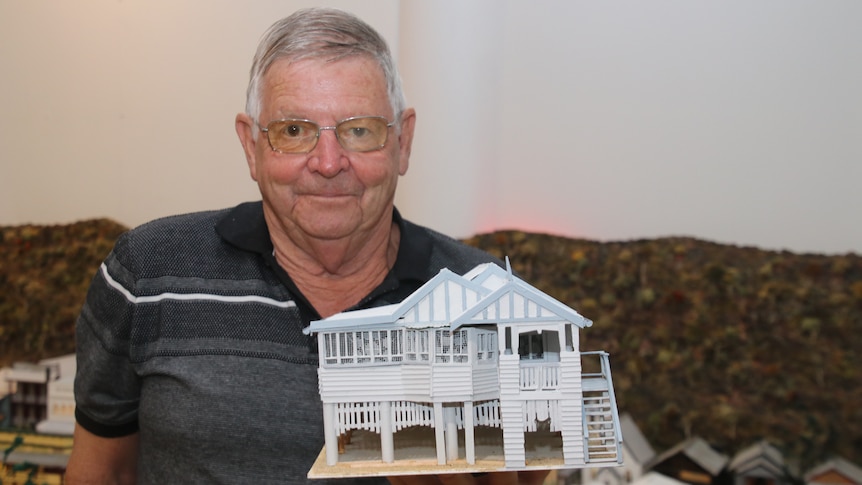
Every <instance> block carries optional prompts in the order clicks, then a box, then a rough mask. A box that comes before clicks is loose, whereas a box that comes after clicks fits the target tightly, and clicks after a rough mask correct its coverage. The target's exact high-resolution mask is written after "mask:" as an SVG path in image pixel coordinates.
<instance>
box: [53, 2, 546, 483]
mask: <svg viewBox="0 0 862 485" xmlns="http://www.w3.org/2000/svg"><path fill="white" fill-rule="evenodd" d="M415 122H416V115H415V113H414V111H413V109H409V108H407V107H406V106H405V101H404V96H403V94H402V91H401V85H400V81H399V78H398V74H397V71H396V69H395V66H394V63H393V61H392V58H391V55H390V53H389V50H388V47H387V46H386V44H385V42H384V41H383V39H382V38H381V37H380V36H379V34H378V33H377V32H375V31H374V30H373V29H372V28H371V27H369V26H368V25H367V24H365V23H364V22H362V21H361V20H359V19H357V18H356V17H354V16H352V15H349V14H346V13H344V12H341V11H337V10H329V9H309V10H303V11H299V12H297V13H295V14H294V15H292V16H290V17H288V18H286V19H283V20H281V21H279V22H277V23H276V24H275V25H273V26H272V27H271V28H270V30H269V31H268V32H267V33H266V34H265V36H264V38H263V39H262V41H261V44H260V47H259V48H258V51H257V53H256V55H255V58H254V63H253V65H252V69H251V80H250V83H249V88H248V100H247V106H246V112H245V113H242V114H240V115H238V116H237V117H236V131H237V134H238V135H239V139H240V142H241V143H242V147H243V150H244V152H245V156H246V160H247V162H248V168H249V171H250V173H251V177H252V178H253V179H254V180H255V181H256V182H257V183H258V186H259V188H260V193H261V196H262V201H261V202H255V203H246V204H241V205H239V206H237V207H234V208H232V209H226V210H219V211H212V212H204V213H196V214H187V215H180V216H175V217H169V218H165V219H161V220H157V221H154V222H151V223H148V224H145V225H143V226H141V227H139V228H136V229H133V230H132V231H130V232H128V233H127V234H125V235H123V236H122V237H121V238H120V240H119V241H118V242H117V244H116V246H115V248H114V250H113V251H112V252H111V254H110V255H109V256H108V258H107V259H106V260H105V262H104V264H103V265H102V267H101V268H100V270H99V271H98V273H97V275H96V276H95V278H94V280H93V283H92V286H91V289H90V292H89V294H88V296H87V300H86V303H85V305H84V307H83V309H82V312H81V316H80V318H79V322H78V326H77V338H78V353H77V355H78V376H77V379H76V384H75V394H76V399H77V410H76V419H77V426H76V430H75V438H74V440H75V446H74V450H73V452H72V456H71V458H70V461H69V466H68V472H67V483H69V484H72V485H74V484H81V483H98V484H102V483H139V484H159V485H163V484H169V483H241V484H250V483H253V484H266V483H306V478H305V475H306V473H307V471H308V469H309V468H310V467H311V464H312V462H313V461H314V458H315V457H316V455H317V454H318V452H319V450H320V448H321V446H322V443H323V432H322V417H321V410H320V404H319V400H318V396H317V367H316V364H317V362H318V358H317V356H316V353H317V349H316V347H315V342H314V340H312V339H309V338H308V337H305V336H304V335H303V334H302V333H301V330H302V328H303V327H305V326H307V325H308V323H309V322H310V321H311V320H316V319H319V318H322V317H326V316H329V315H332V314H334V313H338V312H341V311H344V310H349V309H358V308H367V307H373V306H379V305H385V304H390V303H395V302H398V301H401V300H402V299H403V298H404V297H405V296H407V295H409V294H410V293H412V292H413V291H414V290H416V289H417V288H419V286H421V285H422V284H423V283H424V282H426V281H427V280H428V279H430V278H431V277H433V276H434V275H435V274H437V272H438V271H439V270H440V269H441V268H444V267H448V268H449V269H451V270H453V271H455V272H459V273H463V272H465V271H467V270H469V269H471V268H473V267H474V266H475V265H476V264H479V263H482V262H488V261H495V260H494V259H493V258H492V257H490V256H489V255H487V254H485V253H483V252H480V251H478V250H475V249H473V248H469V247H467V246H464V245H462V244H460V243H458V242H457V241H455V240H452V239H450V238H448V237H446V236H443V235H441V234H439V233H436V232H433V231H431V230H429V229H426V228H423V227H420V226H417V225H415V224H412V223H410V222H408V221H406V220H404V219H402V218H401V216H400V215H399V214H398V212H397V211H396V210H395V209H394V206H393V198H394V195H395V187H396V183H397V180H398V177H399V176H400V175H403V174H404V173H405V172H406V171H407V166H408V160H409V157H410V147H411V142H412V140H413V129H414V125H415ZM495 262H496V261H495ZM522 478H523V477H522ZM532 478H536V477H532ZM539 478H540V477H539ZM391 480H392V482H393V483H423V481H427V483H438V482H437V480H438V478H436V477H413V478H411V479H409V480H408V479H399V478H392V479H391ZM439 480H443V481H449V482H452V481H454V483H472V482H479V483H492V482H495V483H496V481H501V483H502V481H508V482H509V483H517V480H518V476H517V474H491V475H483V476H472V475H452V476H446V477H440V479H439ZM378 481H379V480H378ZM359 482H361V481H359ZM369 482H370V480H369ZM315 483H321V482H319V481H318V482H315Z"/></svg>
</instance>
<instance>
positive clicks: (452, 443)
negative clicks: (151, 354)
mask: <svg viewBox="0 0 862 485" xmlns="http://www.w3.org/2000/svg"><path fill="white" fill-rule="evenodd" d="M444 411H445V416H446V460H448V461H455V460H457V459H458V423H456V422H455V412H456V411H455V408H454V407H449V408H445V409H444Z"/></svg>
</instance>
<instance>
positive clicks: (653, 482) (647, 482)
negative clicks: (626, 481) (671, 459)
mask: <svg viewBox="0 0 862 485" xmlns="http://www.w3.org/2000/svg"><path fill="white" fill-rule="evenodd" d="M632 485H688V484H687V483H686V482H681V481H679V480H677V479H675V478H671V477H669V476H667V475H662V474H661V473H658V472H647V474H646V475H644V476H642V477H640V478H638V479H637V480H635V481H634V482H632Z"/></svg>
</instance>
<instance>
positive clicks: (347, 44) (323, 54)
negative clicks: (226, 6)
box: [245, 8, 407, 126]
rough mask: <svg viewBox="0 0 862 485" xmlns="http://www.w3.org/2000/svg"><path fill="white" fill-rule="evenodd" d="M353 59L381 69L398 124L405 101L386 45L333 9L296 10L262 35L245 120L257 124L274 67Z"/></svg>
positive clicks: (374, 33) (356, 20) (367, 28)
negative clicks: (279, 62)
mask: <svg viewBox="0 0 862 485" xmlns="http://www.w3.org/2000/svg"><path fill="white" fill-rule="evenodd" d="M355 56H367V57H369V58H371V59H374V60H376V61H377V63H378V64H380V68H381V69H382V70H383V76H384V77H385V79H386V87H387V91H388V94H389V104H390V105H391V106H392V112H393V113H394V115H395V118H396V120H397V119H398V118H400V116H401V112H402V111H404V109H405V108H406V104H407V101H406V99H405V97H404V91H403V89H402V88H401V78H400V77H399V76H398V70H397V68H396V67H395V61H394V60H393V59H392V54H391V53H390V51H389V46H388V45H387V44H386V41H385V40H384V39H383V37H382V36H381V35H380V34H379V33H377V31H376V30H374V28H372V27H371V26H370V25H368V24H367V23H365V22H364V21H362V20H361V19H360V18H358V17H356V16H355V15H353V14H350V13H347V12H344V11H342V10H337V9H332V8H308V9H303V10H299V11H297V12H295V13H294V14H293V15H291V16H289V17H286V18H283V19H281V20H279V21H278V22H276V23H274V24H273V25H272V26H271V27H270V28H269V29H268V30H267V31H266V32H265V33H264V34H263V37H261V40H260V44H259V45H258V48H257V52H256V53H255V55H254V61H253V62H252V65H251V73H250V79H249V83H248V90H247V92H246V105H245V110H246V114H248V115H249V116H250V117H252V118H253V119H254V120H256V121H260V120H259V119H258V116H260V112H261V109H262V106H261V103H262V101H261V88H262V84H263V76H264V75H265V74H266V72H267V70H269V68H270V67H271V66H272V64H273V63H274V62H275V61H277V60H281V59H287V60H289V61H291V62H293V61H299V60H303V59H323V60H326V61H330V62H332V61H338V60H341V59H344V58H348V57H355ZM396 126H397V125H396Z"/></svg>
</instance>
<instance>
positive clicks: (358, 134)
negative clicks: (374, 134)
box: [350, 127, 368, 138]
mask: <svg viewBox="0 0 862 485" xmlns="http://www.w3.org/2000/svg"><path fill="white" fill-rule="evenodd" d="M367 135H368V128H361V127H360V128H351V129H350V136H352V137H354V138H362V137H363V136H367Z"/></svg>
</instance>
